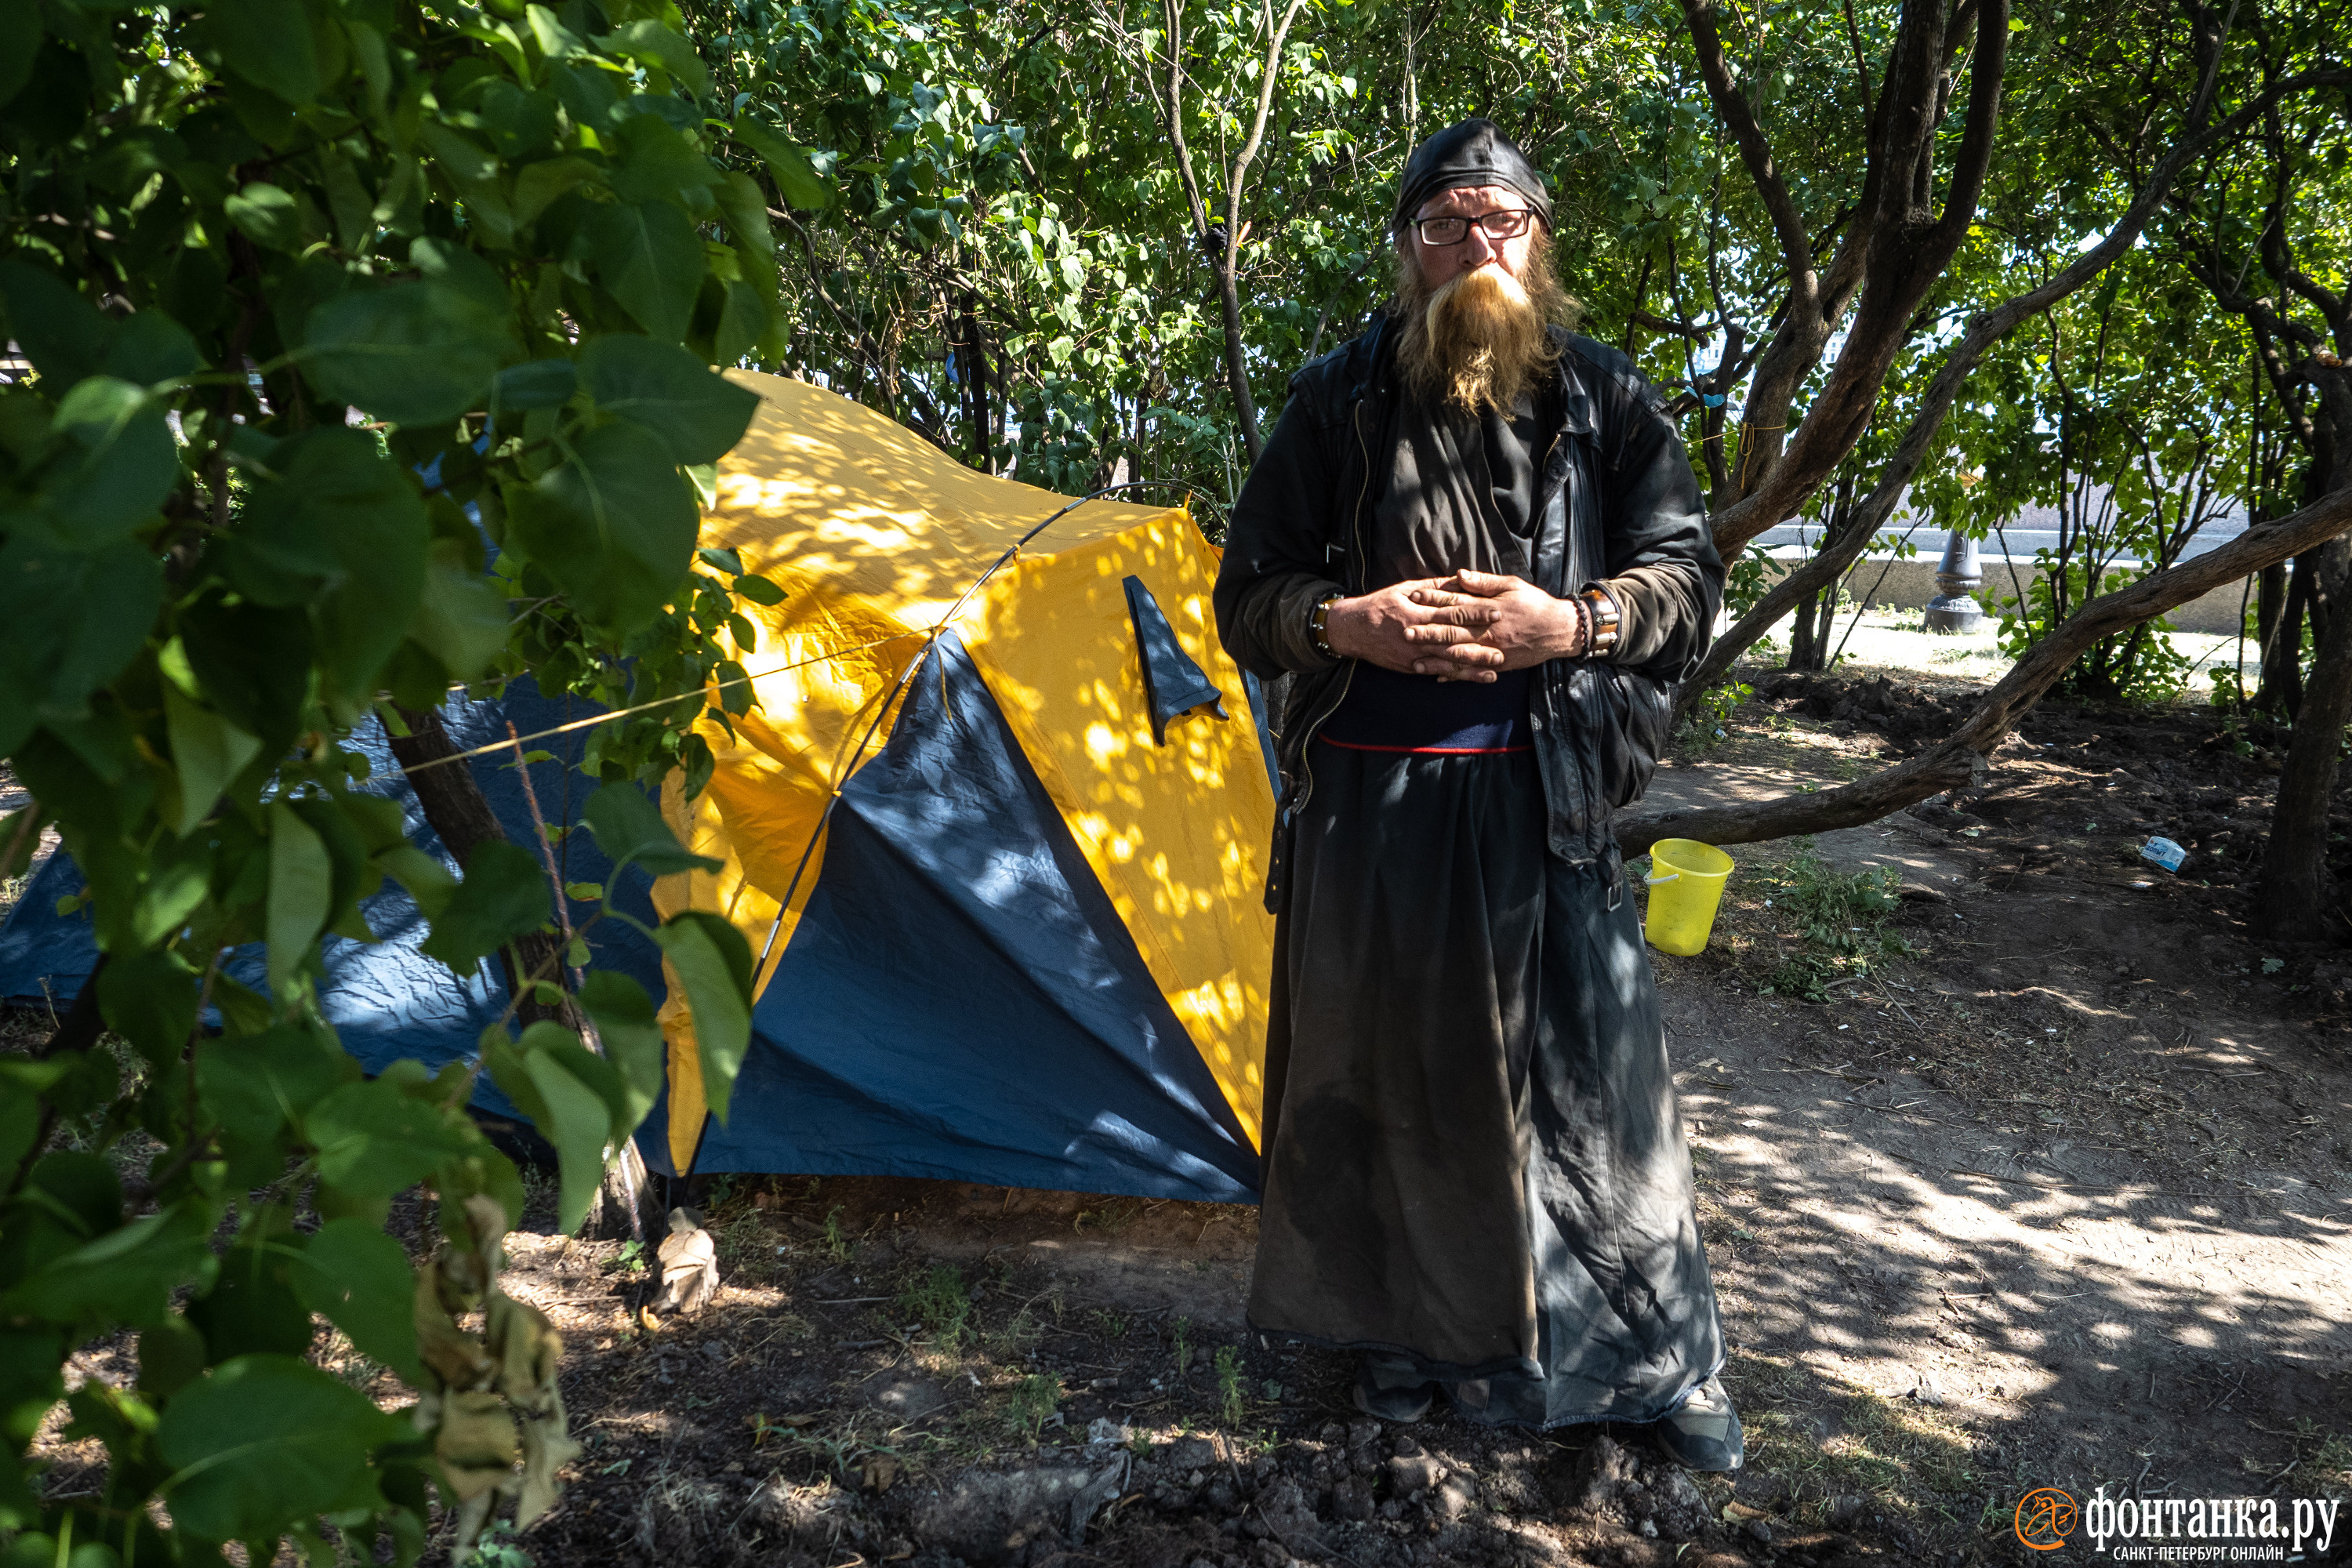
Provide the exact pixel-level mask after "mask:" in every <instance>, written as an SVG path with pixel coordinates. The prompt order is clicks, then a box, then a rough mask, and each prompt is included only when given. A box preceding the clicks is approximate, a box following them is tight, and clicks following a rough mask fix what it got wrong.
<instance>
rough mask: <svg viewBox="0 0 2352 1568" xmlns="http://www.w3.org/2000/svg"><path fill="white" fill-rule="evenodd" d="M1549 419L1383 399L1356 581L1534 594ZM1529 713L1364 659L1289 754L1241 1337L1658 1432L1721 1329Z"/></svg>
mask: <svg viewBox="0 0 2352 1568" xmlns="http://www.w3.org/2000/svg"><path fill="white" fill-rule="evenodd" d="M1544 412H1545V411H1543V410H1539V409H1537V408H1535V407H1533V406H1531V405H1528V404H1526V403H1523V404H1522V405H1521V406H1520V408H1519V409H1518V410H1517V411H1515V415H1514V416H1510V417H1505V416H1495V415H1490V416H1486V418H1484V419H1483V420H1481V419H1475V418H1472V417H1470V416H1457V415H1450V414H1446V413H1443V412H1433V411H1428V410H1422V409H1417V408H1415V407H1413V406H1412V405H1411V404H1410V403H1409V402H1401V403H1400V404H1399V405H1397V410H1396V412H1395V414H1394V415H1393V416H1392V417H1391V421H1390V428H1389V429H1388V430H1387V431H1386V432H1384V433H1383V435H1382V443H1381V451H1382V453H1383V454H1384V456H1383V459H1382V460H1381V462H1379V463H1377V464H1376V465H1375V469H1376V471H1384V474H1385V478H1384V479H1383V481H1382V489H1381V494H1380V495H1379V497H1378V498H1377V500H1376V501H1375V504H1374V508H1373V536H1374V539H1373V547H1372V552H1371V553H1372V555H1373V557H1374V559H1373V561H1372V563H1371V566H1372V570H1371V581H1370V584H1369V586H1370V587H1375V588H1377V587H1380V586H1383V585H1385V584H1392V583H1396V582H1400V581H1403V580H1405V579H1408V578H1415V577H1424V576H1438V575H1444V574H1449V573H1451V572H1454V571H1455V570H1457V569H1459V568H1464V567H1469V568H1475V569H1477V570H1481V571H1491V572H1507V573H1512V574H1517V575H1521V576H1530V575H1531V574H1530V573H1529V571H1528V552H1529V551H1528V534H1529V533H1530V531H1531V528H1532V524H1531V522H1530V519H1529V515H1528V514H1529V512H1530V510H1531V508H1532V504H1533V500H1534V497H1533V488H1534V476H1535V474H1536V473H1537V472H1538V470H1539V468H1540V467H1541V459H1542V456H1543V454H1541V453H1538V452H1536V451H1534V450H1532V448H1531V446H1530V442H1531V441H1532V440H1533V439H1534V438H1536V437H1537V435H1538V433H1539V432H1541V431H1544V430H1546V429H1549V428H1551V427H1552V426H1553V423H1554V421H1552V420H1549V419H1547V418H1546V417H1544V416H1543V414H1544ZM1657 629H1658V628H1654V627H1653V628H1649V630H1650V631H1651V632H1653V633H1654V632H1655V631H1656V630H1657ZM1702 630H1703V628H1702ZM1526 702H1527V683H1526V679H1525V677H1524V675H1521V676H1519V677H1518V678H1517V679H1514V678H1513V677H1510V676H1506V677H1505V678H1504V679H1502V680H1500V681H1497V682H1496V683H1495V684H1494V685H1491V686H1488V685H1481V684H1473V683H1463V682H1449V683H1444V684H1440V683H1438V682H1437V681H1435V680H1434V679H1427V678H1420V677H1413V676H1401V675H1395V674H1391V673H1389V672H1385V671H1380V670H1377V669H1374V668H1371V667H1370V666H1359V667H1358V668H1357V669H1356V670H1355V672H1354V674H1353V676H1352V677H1351V680H1350V685H1349V693H1348V696H1347V698H1346V700H1344V701H1343V703H1342V704H1341V706H1340V708H1339V711H1337V712H1336V713H1335V714H1333V716H1332V717H1331V719H1330V720H1329V721H1327V722H1326V723H1325V724H1324V726H1323V727H1322V728H1321V730H1320V731H1318V735H1317V738H1316V739H1315V740H1313V741H1312V742H1309V743H1308V745H1307V752H1306V755H1305V758H1304V765H1305V766H1306V767H1307V768H1308V769H1311V770H1312V773H1313V779H1314V787H1313V790H1312V792H1311V794H1310V795H1309V797H1308V800H1307V805H1306V806H1305V808H1304V812H1303V814H1302V816H1301V817H1300V819H1299V820H1298V821H1297V824H1296V825H1295V828H1294V834H1295V837H1293V839H1292V850H1291V854H1292V861H1291V865H1292V871H1291V881H1290V894H1289V901H1288V905H1287V907H1286V910H1285V911H1284V913H1283V915H1282V916H1281V919H1280V922H1279V931H1278V936H1277V944H1276V973H1275V977H1274V980H1275V984H1274V1008H1273V1011H1274V1018H1273V1025H1272V1029H1271V1034H1270V1038H1269V1041H1268V1050H1267V1062H1268V1077H1269V1083H1268V1093H1269V1098H1270V1100H1271V1101H1272V1102H1273V1108H1274V1109H1275V1110H1276V1115H1275V1116H1273V1117H1271V1118H1270V1124H1271V1125H1273V1127H1274V1129H1275V1131H1274V1135H1273V1138H1272V1142H1271V1144H1270V1147H1269V1148H1268V1150H1267V1151H1266V1162H1265V1172H1266V1184H1265V1204H1264V1210H1263V1214H1262V1216H1261V1222H1260V1239H1259V1244H1258V1257H1257V1268H1256V1273H1255V1281H1254V1284H1253V1287H1252V1293H1251V1300H1250V1318H1251V1321H1252V1322H1253V1324H1254V1325H1255V1326H1256V1327H1257V1328H1258V1329H1259V1330H1260V1331H1264V1332H1266V1333H1269V1334H1275V1335H1280V1336H1285V1337H1295V1338H1300V1339H1305V1340H1308V1341H1311V1342H1318V1343H1322V1344H1328V1345H1337V1346H1342V1347H1349V1348H1357V1349H1362V1350H1365V1351H1369V1352H1382V1357H1381V1359H1382V1361H1383V1363H1386V1366H1387V1367H1388V1368H1390V1369H1392V1370H1385V1371H1384V1373H1383V1377H1384V1381H1395V1380H1396V1379H1397V1377H1398V1375H1399V1373H1408V1374H1410V1375H1412V1376H1414V1377H1416V1378H1419V1379H1426V1380H1433V1381H1437V1382H1441V1383H1444V1384H1446V1385H1447V1386H1448V1389H1449V1392H1450V1393H1451V1394H1452V1395H1453V1397H1454V1403H1455V1405H1457V1407H1459V1408H1460V1409H1462V1410H1463V1411H1464V1412H1465V1414H1467V1415H1471V1416H1473V1417H1474V1418H1477V1419H1483V1420H1488V1421H1496V1422H1507V1423H1511V1424H1516V1425H1528V1426H1557V1425H1561V1424H1565V1423H1570V1422H1577V1421H1591V1420H1599V1419H1615V1420H1624V1421H1645V1420H1650V1419H1654V1418H1655V1417H1657V1416H1660V1415H1664V1414H1666V1413H1667V1412H1669V1411H1671V1410H1672V1409H1673V1408H1675V1405H1678V1404H1679V1403H1680V1402H1681V1400H1682V1398H1683V1397H1684V1395H1685V1394H1687V1393H1688V1392H1689V1390H1690V1389H1691V1388H1692V1387H1694V1386H1695V1385H1696V1384H1698V1383H1700V1382H1701V1381H1703V1380H1704V1379H1705V1378H1706V1377H1707V1376H1709V1375H1710V1374H1712V1373H1714V1372H1716V1371H1717V1369H1718V1368H1719V1367H1720V1366H1721V1364H1722V1361H1723V1337H1722V1330H1721V1327H1720V1325H1719V1323H1718V1321H1717V1314H1716V1305H1715V1294H1714V1289H1713V1287H1712V1286H1711V1285H1710V1283H1709V1281H1708V1278H1707V1268H1706V1252H1705V1249H1704V1247H1702V1245H1701V1243H1700V1240H1699V1236H1698V1228H1697V1223H1696V1211H1695V1208H1694V1204H1693V1198H1692V1190H1691V1165H1690V1155H1689V1152H1688V1151H1687V1150H1686V1149H1685V1145H1684V1137H1683V1128H1682V1122H1681V1119H1680V1117H1679V1115H1678V1114H1677V1112H1676V1110H1675V1094H1674V1085H1673V1082H1672V1079H1671V1078H1670V1076H1669V1072H1668V1068H1667V1065H1666V1056H1665V1045H1664V1034H1663V1030H1662V1028H1661V1023H1660V1018H1659V1014H1658V1001H1657V989H1656V985H1655V983H1654V979H1653V977H1652V974H1651V970H1650V963H1649V958H1648V953H1647V951H1646V949H1645V948H1644V947H1643V941H1642V932H1641V926H1640V920H1639V914H1638V910H1637V909H1636V903H1635V900H1634V899H1633V897H1631V896H1630V894H1629V893H1628V892H1627V891H1626V889H1624V888H1623V887H1622V883H1619V882H1617V881H1616V879H1615V878H1614V876H1613V874H1612V872H1611V871H1610V870H1608V869H1605V868H1596V867H1575V866H1570V865H1569V864H1567V863H1565V862H1562V861H1560V860H1559V859H1556V858H1553V857H1551V856H1549V854H1547V853H1546V850H1545V803H1544V793H1543V785H1542V783H1541V781H1540V779H1539V778H1538V773H1537V766H1536V762H1535V759H1534V755H1533V753H1532V752H1530V751H1529V750H1528V749H1527V740H1528V736H1527V734H1526V731H1525V724H1526Z"/></svg>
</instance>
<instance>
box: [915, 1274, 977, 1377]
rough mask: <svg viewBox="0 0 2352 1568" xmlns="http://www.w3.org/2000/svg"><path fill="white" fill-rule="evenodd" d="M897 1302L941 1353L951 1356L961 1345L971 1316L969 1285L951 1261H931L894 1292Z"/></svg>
mask: <svg viewBox="0 0 2352 1568" xmlns="http://www.w3.org/2000/svg"><path fill="white" fill-rule="evenodd" d="M898 1305H899V1306H901V1307H903V1308H905V1309H906V1310H907V1312H908V1315H909V1316H911V1317H912V1318H913V1319H914V1320H915V1321H917V1322H919V1323H920V1324H922V1325H923V1327H924V1329H925V1330H926V1331H928V1332H929V1334H930V1336H931V1341H932V1343H933V1345H934V1346H935V1347H936V1348H937V1350H938V1351H939V1352H940V1353H941V1354H943V1355H949V1356H952V1355H954V1354H955V1353H956V1352H958V1351H959V1350H961V1348H962V1346H963V1342H964V1338H965V1334H966V1331H967V1330H968V1328H969V1326H970V1323H971V1287H970V1286H969V1285H967V1284H966V1283H965V1282H964V1278H963V1270H962V1269H961V1268H957V1267H956V1266H955V1265H954V1264H952V1263H934V1264H932V1265H931V1266H930V1268H928V1269H926V1270H924V1271H923V1273H922V1274H921V1275H920V1276H919V1278H918V1279H916V1280H915V1282H914V1283H913V1284H911V1285H909V1286H908V1287H907V1288H906V1289H903V1290H901V1291H899V1292H898Z"/></svg>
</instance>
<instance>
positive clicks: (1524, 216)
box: [1412, 207, 1536, 247]
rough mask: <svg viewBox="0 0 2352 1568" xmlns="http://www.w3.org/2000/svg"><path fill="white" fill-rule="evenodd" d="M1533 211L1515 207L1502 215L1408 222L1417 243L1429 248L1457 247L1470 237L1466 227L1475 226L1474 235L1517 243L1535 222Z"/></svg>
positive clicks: (1489, 214) (1415, 219)
mask: <svg viewBox="0 0 2352 1568" xmlns="http://www.w3.org/2000/svg"><path fill="white" fill-rule="evenodd" d="M1535 216H1536V215H1535V209H1534V208H1532V207H1517V208H1512V209H1509V210H1507V211H1504V212H1493V213H1482V214H1480V215H1479V216H1476V217H1475V218H1472V217H1417V218H1414V219H1413V220H1412V229H1413V232H1414V233H1415V234H1417V235H1419V236H1421V243H1422V244H1423V245H1431V246H1440V247H1443V246H1448V245H1460V244H1461V243H1462V242H1463V241H1464V240H1465V239H1468V238H1469V237H1470V226H1471V225H1472V224H1474V223H1475V224H1476V225H1477V226H1478V232H1479V233H1481V234H1483V235H1485V236H1486V237H1487V238H1488V239H1517V238H1518V237H1519V236H1521V235H1523V234H1525V233H1527V232H1528V225H1529V224H1531V223H1533V222H1534V221H1535Z"/></svg>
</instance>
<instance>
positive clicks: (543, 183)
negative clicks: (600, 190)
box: [514, 158, 596, 228]
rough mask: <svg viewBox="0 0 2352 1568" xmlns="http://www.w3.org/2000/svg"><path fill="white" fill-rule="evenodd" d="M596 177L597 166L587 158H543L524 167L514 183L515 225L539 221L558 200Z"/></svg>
mask: <svg viewBox="0 0 2352 1568" xmlns="http://www.w3.org/2000/svg"><path fill="white" fill-rule="evenodd" d="M595 175H596V166H595V165H594V164H593V163H589V162H588V161H587V160H586V159H585V158H541V159H540V160H538V161H537V162H536V163H526V164H524V165H523V166H522V168H521V170H520V171H519V172H518V173H517V174H516V175H515V181H514V222H515V226H516V227H517V228H521V227H522V226H524V225H526V224H530V223H534V222H536V221H538V218H539V215H540V214H541V213H543V212H545V211H546V210H547V209H548V207H549V206H550V205H552V204H553V203H554V201H555V198H556V197H558V196H560V195H562V194H563V193H564V192H566V191H568V190H570V189H572V187H573V186H574V185H577V184H580V183H581V182H582V181H583V180H590V179H593V178H594V177H595Z"/></svg>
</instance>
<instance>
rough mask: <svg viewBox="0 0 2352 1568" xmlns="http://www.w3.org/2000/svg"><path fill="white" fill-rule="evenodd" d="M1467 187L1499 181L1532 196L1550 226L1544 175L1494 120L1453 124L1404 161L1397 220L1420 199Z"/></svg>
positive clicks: (1531, 202)
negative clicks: (1529, 161)
mask: <svg viewBox="0 0 2352 1568" xmlns="http://www.w3.org/2000/svg"><path fill="white" fill-rule="evenodd" d="M1465 185H1501V186H1504V187H1505V188H1507V189H1508V190H1514V191H1517V193H1518V194H1519V195H1523V196H1525V197H1527V198H1528V205H1529V206H1531V207H1533V208H1535V211H1536V216H1538V217H1539V218H1541V219H1543V224H1544V226H1545V227H1546V228H1549V227H1550V226H1551V194H1550V193H1549V191H1547V190H1545V189H1544V178H1543V176H1542V175H1541V174H1538V173H1537V172H1536V166H1535V165H1534V164H1533V163H1528V155H1527V154H1526V153H1522V152H1520V151H1519V149H1518V147H1517V143H1515V142H1512V140H1511V139H1510V138H1509V137H1507V136H1506V135H1504V134H1503V133H1502V132H1500V131H1497V130H1496V129H1495V122H1494V121H1491V120H1465V121H1462V123H1461V124H1459V125H1449V126H1447V127H1446V128H1445V129H1444V130H1443V131H1441V132H1438V133H1437V134H1436V135H1434V136H1432V137H1431V138H1430V139H1429V140H1428V141H1426V142H1423V143H1422V144H1421V145H1420V146H1418V147H1416V148H1414V149H1413V151H1412V157H1411V158H1408V159H1406V160H1405V165H1404V179H1403V181H1402V184H1401V186H1400V188H1399V190H1398V193H1397V210H1396V221H1397V222H1398V223H1400V224H1402V223H1405V222H1408V221H1410V220H1411V218H1412V215H1413V214H1415V213H1417V212H1419V211H1420V210H1421V205H1422V203H1423V202H1425V201H1427V200H1429V198H1430V197H1432V196H1433V195H1437V194H1438V193H1439V192H1440V191H1451V190H1458V189H1460V188H1461V187H1463V186H1465Z"/></svg>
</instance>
